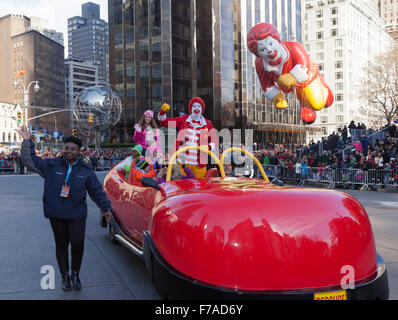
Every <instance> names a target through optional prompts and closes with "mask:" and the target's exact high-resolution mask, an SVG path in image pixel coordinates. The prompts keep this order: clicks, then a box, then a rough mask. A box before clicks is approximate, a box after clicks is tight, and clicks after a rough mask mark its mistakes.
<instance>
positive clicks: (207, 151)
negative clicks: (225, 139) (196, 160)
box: [166, 146, 225, 181]
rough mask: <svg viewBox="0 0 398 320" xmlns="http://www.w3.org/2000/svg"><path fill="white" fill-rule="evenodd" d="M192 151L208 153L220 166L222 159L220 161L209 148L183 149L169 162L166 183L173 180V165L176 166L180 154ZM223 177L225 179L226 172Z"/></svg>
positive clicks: (192, 147)
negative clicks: (175, 162)
mask: <svg viewBox="0 0 398 320" xmlns="http://www.w3.org/2000/svg"><path fill="white" fill-rule="evenodd" d="M190 149H196V150H199V151H202V152H205V153H207V154H208V155H209V156H211V157H212V158H213V159H214V160H215V161H216V163H217V165H218V166H220V159H218V157H217V156H216V155H215V154H214V153H213V152H211V151H210V150H209V148H208V147H205V146H200V147H199V146H187V147H183V148H181V149H179V150H177V151H176V152H174V154H173V155H172V156H171V158H170V161H169V166H168V167H167V176H166V181H170V180H171V173H172V171H173V164H174V161H175V160H176V158H177V157H178V155H179V154H180V153H183V152H185V151H187V150H190ZM221 176H222V177H225V172H224V175H222V174H221Z"/></svg>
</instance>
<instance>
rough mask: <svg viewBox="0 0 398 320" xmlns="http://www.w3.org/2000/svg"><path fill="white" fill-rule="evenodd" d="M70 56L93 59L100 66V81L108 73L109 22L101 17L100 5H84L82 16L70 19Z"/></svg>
mask: <svg viewBox="0 0 398 320" xmlns="http://www.w3.org/2000/svg"><path fill="white" fill-rule="evenodd" d="M68 58H70V59H79V60H83V61H91V62H92V63H93V64H94V65H95V66H98V79H99V81H107V80H108V79H109V75H108V23H107V22H106V21H104V20H102V19H100V6H99V5H97V4H94V3H91V2H88V3H85V4H83V5H82V16H81V17H79V16H75V17H71V18H69V19H68Z"/></svg>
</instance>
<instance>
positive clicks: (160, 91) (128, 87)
mask: <svg viewBox="0 0 398 320" xmlns="http://www.w3.org/2000/svg"><path fill="white" fill-rule="evenodd" d="M302 8H303V0H283V1H280V0H277V1H276V0H139V1H132V0H125V1H123V0H110V1H109V7H108V10H109V47H110V52H109V61H110V63H109V64H110V82H111V83H112V84H113V85H115V86H116V87H117V88H118V89H119V91H120V92H121V94H122V98H123V106H124V110H123V119H122V122H121V123H120V124H119V125H118V127H117V130H116V131H115V132H113V137H114V138H115V139H116V140H124V141H131V136H132V134H133V126H134V123H135V122H137V121H138V120H139V119H140V117H141V116H142V114H143V112H144V111H145V110H146V109H153V110H154V111H155V112H158V111H159V109H160V107H161V105H162V103H164V102H167V103H169V104H170V105H171V106H172V110H171V112H170V114H169V116H178V115H179V113H180V112H187V105H188V102H189V100H190V99H191V98H192V97H194V96H200V97H201V98H203V100H204V101H205V103H206V111H205V117H206V118H208V119H210V120H211V121H213V123H214V125H215V126H216V128H217V129H221V128H225V127H227V128H233V127H237V126H240V127H241V126H245V127H246V126H248V127H251V128H253V129H255V135H256V137H257V138H258V140H264V141H273V142H275V141H276V140H278V139H279V141H281V142H282V140H284V139H285V140H289V142H296V141H297V139H298V136H299V135H301V136H303V133H304V127H303V126H301V120H300V112H299V110H297V108H298V106H297V104H295V103H294V102H295V101H292V103H291V108H288V110H276V109H275V107H274V106H272V105H271V104H270V103H269V102H268V101H266V99H265V96H264V93H263V90H262V88H261V86H260V83H259V81H258V79H257V74H256V70H255V56H254V55H253V54H252V53H251V52H250V51H249V50H248V49H247V45H246V37H247V33H248V32H249V30H250V28H251V27H252V26H254V25H255V24H257V23H260V22H271V23H273V24H274V25H276V26H277V28H278V30H279V32H280V33H281V35H282V38H283V40H288V39H294V40H297V41H301V10H302ZM246 120H247V121H246ZM277 124H279V127H278V128H277V129H276V125H277ZM281 128H285V130H284V131H283V130H281ZM287 138H288V139H287Z"/></svg>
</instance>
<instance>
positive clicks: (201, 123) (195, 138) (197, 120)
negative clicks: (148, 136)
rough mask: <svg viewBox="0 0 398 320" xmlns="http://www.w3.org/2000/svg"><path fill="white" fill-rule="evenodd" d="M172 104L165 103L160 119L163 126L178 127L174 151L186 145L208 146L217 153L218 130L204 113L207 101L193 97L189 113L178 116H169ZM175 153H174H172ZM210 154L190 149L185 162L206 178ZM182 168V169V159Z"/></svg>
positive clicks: (194, 172)
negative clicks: (167, 113) (168, 112)
mask: <svg viewBox="0 0 398 320" xmlns="http://www.w3.org/2000/svg"><path fill="white" fill-rule="evenodd" d="M169 110H170V106H169V105H168V104H167V103H165V104H163V105H162V108H161V110H160V112H159V115H158V120H159V122H160V125H161V126H162V127H169V128H170V127H175V128H177V129H178V135H177V141H176V144H175V146H174V151H176V150H178V149H180V148H182V147H186V146H207V147H208V148H209V150H210V151H212V152H213V153H215V154H216V155H217V152H216V150H217V149H216V148H217V145H218V138H217V134H216V130H215V129H214V127H213V124H212V122H211V121H210V120H207V119H206V118H205V117H204V116H203V114H204V112H205V103H204V102H203V100H202V99H201V98H199V97H195V98H192V99H191V101H189V104H188V110H189V114H186V115H183V116H181V117H177V118H167V116H166V112H167V111H169ZM171 154H173V153H171ZM207 159H208V155H207V154H205V153H203V152H200V151H199V150H197V149H190V150H187V151H186V152H185V153H184V160H185V161H184V163H185V165H186V166H187V167H188V168H190V169H191V171H192V173H193V174H194V176H195V178H205V177H206V172H207V168H206V165H207ZM178 161H179V162H180V170H181V173H182V174H183V175H185V172H184V170H182V166H181V160H180V159H178Z"/></svg>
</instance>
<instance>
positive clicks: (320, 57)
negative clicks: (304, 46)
mask: <svg viewBox="0 0 398 320" xmlns="http://www.w3.org/2000/svg"><path fill="white" fill-rule="evenodd" d="M319 60H323V52H320V53H317V54H316V61H319Z"/></svg>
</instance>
